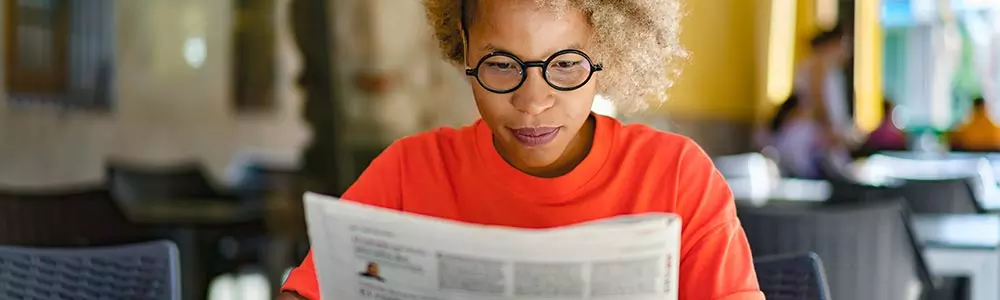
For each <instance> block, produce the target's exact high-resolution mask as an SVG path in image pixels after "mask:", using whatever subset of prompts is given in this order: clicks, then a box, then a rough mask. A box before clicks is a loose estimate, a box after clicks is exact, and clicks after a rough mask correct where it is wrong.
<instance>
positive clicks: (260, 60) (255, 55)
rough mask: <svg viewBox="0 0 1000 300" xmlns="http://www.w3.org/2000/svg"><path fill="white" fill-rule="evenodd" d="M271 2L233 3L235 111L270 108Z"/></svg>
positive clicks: (273, 73)
mask: <svg viewBox="0 0 1000 300" xmlns="http://www.w3.org/2000/svg"><path fill="white" fill-rule="evenodd" d="M275 2H277V1H274V0H235V1H233V5H234V7H233V15H234V23H233V24H234V25H233V52H232V53H233V64H232V66H233V67H232V68H233V69H232V72H233V73H232V74H233V99H234V104H235V106H236V109H237V110H238V111H260V110H267V109H270V108H273V106H274V98H275V94H274V92H275V91H274V81H275V79H276V77H275V76H276V74H277V68H276V65H277V61H276V51H275V50H276V49H275V48H276V38H275V34H276V29H275Z"/></svg>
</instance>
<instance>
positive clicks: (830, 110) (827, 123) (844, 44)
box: [794, 26, 860, 151]
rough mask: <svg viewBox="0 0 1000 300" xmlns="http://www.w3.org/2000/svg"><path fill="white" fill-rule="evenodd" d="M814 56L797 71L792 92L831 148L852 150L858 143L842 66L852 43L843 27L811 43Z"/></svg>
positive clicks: (847, 59)
mask: <svg viewBox="0 0 1000 300" xmlns="http://www.w3.org/2000/svg"><path fill="white" fill-rule="evenodd" d="M811 45H812V49H813V54H812V56H810V57H808V58H806V59H805V60H804V61H803V62H802V63H801V64H800V65H799V68H798V69H797V71H796V78H795V82H794V91H795V94H797V95H798V97H799V98H800V99H799V100H800V101H801V103H800V105H801V109H802V110H803V111H805V113H806V115H807V116H808V117H809V118H811V119H813V120H814V121H815V122H816V124H817V125H819V129H820V132H819V133H820V134H821V136H822V138H823V139H826V140H827V141H826V142H825V143H826V144H828V145H829V146H830V147H836V148H841V149H843V150H844V151H846V148H851V147H852V146H854V145H857V144H859V143H860V139H859V137H858V135H857V134H856V131H855V130H854V123H853V121H852V119H851V113H850V101H851V98H852V97H850V95H849V92H850V91H851V88H850V87H851V85H850V82H848V81H847V74H846V70H845V66H846V65H847V63H848V62H849V61H850V59H851V55H852V53H853V51H851V48H852V47H853V43H852V42H851V36H850V34H849V33H848V32H847V30H846V29H845V28H844V27H842V26H837V27H835V28H834V29H832V30H830V31H827V32H823V33H821V34H819V35H817V36H816V37H815V38H813V40H812V41H811Z"/></svg>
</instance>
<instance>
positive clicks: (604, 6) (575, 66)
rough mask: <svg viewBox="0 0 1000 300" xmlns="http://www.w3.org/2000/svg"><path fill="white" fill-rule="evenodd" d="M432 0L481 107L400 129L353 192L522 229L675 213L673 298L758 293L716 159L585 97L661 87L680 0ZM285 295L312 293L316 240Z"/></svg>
mask: <svg viewBox="0 0 1000 300" xmlns="http://www.w3.org/2000/svg"><path fill="white" fill-rule="evenodd" d="M426 2H427V3H426V4H427V9H428V16H429V17H430V19H431V24H432V25H433V26H434V28H435V31H436V36H437V38H438V39H439V40H440V42H441V46H442V49H443V51H444V53H445V56H447V58H448V59H450V60H451V61H453V62H455V63H456V64H461V65H464V66H466V74H467V75H468V78H469V83H470V84H471V85H472V89H473V93H474V96H475V102H476V105H477V106H478V109H479V112H480V115H481V116H482V119H481V120H479V121H477V122H475V123H474V124H472V125H470V126H467V127H462V128H458V129H452V128H442V129H438V130H434V131H431V132H427V133H423V134H418V135H415V136H411V137H407V138H404V139H401V140H399V141H396V142H395V143H393V144H392V145H391V146H389V147H388V148H387V149H386V150H385V151H384V152H383V153H382V154H381V155H380V156H379V157H378V158H376V159H375V160H374V161H373V162H372V163H371V165H370V166H369V167H368V169H367V170H365V172H364V173H363V174H362V175H361V177H360V178H359V179H358V180H357V181H356V182H355V183H354V185H353V186H351V187H350V188H349V189H348V190H347V192H345V193H344V195H343V198H344V199H349V201H358V202H361V203H365V204H370V205H377V206H381V207H387V208H392V209H398V210H402V211H406V212H410V213H417V214H423V215H428V216H432V217H439V218H446V219H452V220H458V221H463V222H471V223H478V224H489V225H501V226H513V227H520V228H550V227H555V226H564V225H570V224H576V223H580V222H585V221H590V220H596V219H601V218H606V217H611V216H617V215H624V214H634V213H643V212H654V211H657V212H674V213H677V214H679V215H680V216H681V217H682V218H683V222H684V229H683V231H682V242H681V265H680V281H679V285H680V291H679V292H680V295H681V297H680V299H690V300H696V299H764V298H763V295H762V294H761V293H760V291H759V288H758V286H757V282H756V275H755V273H754V270H753V263H752V257H751V254H750V249H749V246H748V244H747V240H746V237H745V235H744V233H743V230H742V228H741V227H740V223H739V221H738V219H737V218H736V211H735V205H734V203H733V196H732V193H731V192H730V190H729V188H728V186H727V185H726V182H725V180H724V179H723V178H722V176H721V175H720V174H719V172H718V171H717V170H715V168H714V167H713V166H712V162H711V160H710V159H709V157H708V156H707V155H706V154H705V153H704V152H703V151H702V150H701V149H700V148H699V147H698V146H697V145H695V143H694V142H692V141H691V140H690V139H688V138H685V137H682V136H678V135H674V134H670V133H664V132H659V131H656V130H653V129H651V128H649V127H647V126H643V125H628V126H626V125H623V124H622V123H620V122H618V121H617V120H615V119H612V118H609V117H604V116H599V115H596V114H592V113H591V111H590V107H591V104H592V103H593V101H594V97H595V96H596V95H597V93H601V94H602V95H604V96H607V97H609V98H611V99H614V100H615V101H618V103H619V104H622V105H623V106H624V107H642V106H644V105H643V104H642V103H643V101H641V99H664V93H665V92H666V90H667V87H668V86H669V85H670V81H668V80H667V79H668V78H669V77H670V75H673V73H674V71H673V70H674V69H673V68H671V67H670V66H669V64H667V63H668V62H670V61H672V60H674V59H677V58H680V57H682V56H683V55H684V50H683V49H682V48H681V47H680V46H679V42H678V30H679V28H678V25H677V24H678V21H679V20H678V18H679V17H680V12H679V10H680V8H679V4H678V1H676V0H606V1H589V0H568V1H538V0H505V1H486V0H427V1H426ZM650 166H654V167H652V168H650ZM345 293H350V292H346V291H345ZM345 295H348V294H345ZM337 296H338V295H327V297H328V298H331V299H332V298H335V297H337ZM282 297H287V298H286V299H295V298H296V297H301V298H304V299H318V298H319V295H318V287H317V282H316V273H315V269H314V266H313V260H312V256H311V254H310V256H308V257H306V259H305V261H304V262H303V263H302V265H301V266H299V267H298V268H296V269H294V270H293V271H292V272H291V274H290V275H289V277H288V280H287V281H286V283H285V285H284V287H283V295H282Z"/></svg>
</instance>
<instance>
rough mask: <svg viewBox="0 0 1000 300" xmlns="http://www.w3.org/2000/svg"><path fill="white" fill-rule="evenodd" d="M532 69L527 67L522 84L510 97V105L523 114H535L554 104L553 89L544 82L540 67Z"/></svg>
mask: <svg viewBox="0 0 1000 300" xmlns="http://www.w3.org/2000/svg"><path fill="white" fill-rule="evenodd" d="M532 69H535V68H532ZM532 69H529V71H528V74H527V78H525V79H524V84H523V85H521V87H520V88H518V89H517V91H515V92H514V95H513V97H511V105H513V106H514V108H515V109H517V110H519V111H521V112H523V113H525V114H529V115H537V114H541V113H542V112H545V111H546V110H548V109H549V108H552V106H553V105H555V103H556V101H555V97H554V96H555V95H553V92H554V91H555V89H553V88H552V87H550V86H549V84H548V83H546V82H545V78H543V77H542V70H541V68H538V70H532Z"/></svg>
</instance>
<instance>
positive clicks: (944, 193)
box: [896, 178, 985, 213]
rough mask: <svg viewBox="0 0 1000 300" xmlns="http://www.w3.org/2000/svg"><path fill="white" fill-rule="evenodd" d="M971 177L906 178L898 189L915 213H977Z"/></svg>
mask: <svg viewBox="0 0 1000 300" xmlns="http://www.w3.org/2000/svg"><path fill="white" fill-rule="evenodd" d="M971 180H973V179H971V178H954V179H939V180H906V181H905V182H904V183H903V185H902V186H900V187H899V188H898V189H896V190H897V191H898V195H899V196H901V197H903V198H905V199H906V201H907V202H908V203H909V206H910V209H912V210H913V212H915V213H979V212H983V211H985V210H984V209H983V208H982V207H981V206H980V204H979V203H978V202H977V201H976V197H975V194H974V191H973V190H972V187H971V186H970V183H969V182H970V181H971Z"/></svg>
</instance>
